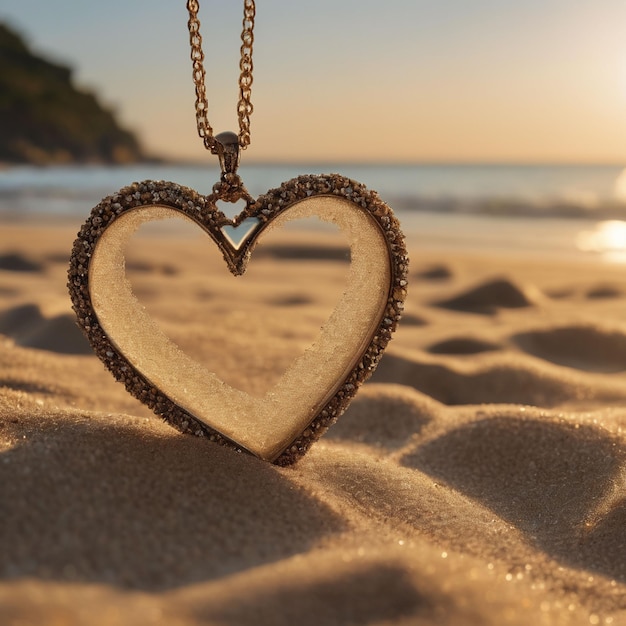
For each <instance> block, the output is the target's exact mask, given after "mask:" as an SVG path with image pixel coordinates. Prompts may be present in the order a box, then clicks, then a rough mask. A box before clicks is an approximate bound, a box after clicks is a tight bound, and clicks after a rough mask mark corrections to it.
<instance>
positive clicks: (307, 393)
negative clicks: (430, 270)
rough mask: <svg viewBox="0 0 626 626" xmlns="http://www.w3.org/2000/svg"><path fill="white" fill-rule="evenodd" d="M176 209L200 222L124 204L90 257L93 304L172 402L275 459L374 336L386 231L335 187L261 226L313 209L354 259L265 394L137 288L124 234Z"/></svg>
mask: <svg viewBox="0 0 626 626" xmlns="http://www.w3.org/2000/svg"><path fill="white" fill-rule="evenodd" d="M170 217H177V218H181V217H183V219H186V220H188V221H190V222H192V223H195V222H194V221H193V220H191V219H190V218H188V217H185V216H183V215H181V213H179V212H177V211H175V210H174V209H171V208H168V207H165V206H160V205H146V206H140V207H137V208H135V209H133V210H130V211H127V212H125V213H123V214H122V215H120V216H119V217H118V218H117V219H116V220H115V221H114V222H113V223H112V224H111V225H110V226H109V227H108V228H107V229H106V230H105V231H104V232H103V234H102V236H101V237H100V239H99V240H98V242H97V244H96V247H95V249H94V251H93V255H92V259H91V263H90V266H89V293H90V297H91V301H92V304H93V308H94V311H95V313H96V315H97V316H98V320H99V322H100V324H101V326H102V328H103V330H104V331H105V332H106V334H107V336H108V337H109V339H110V340H111V341H112V342H113V344H114V345H115V346H116V347H117V348H118V349H119V350H120V352H122V353H123V354H124V355H125V357H126V358H127V359H128V361H129V362H130V363H131V364H132V365H133V367H134V368H135V369H136V370H137V371H138V372H139V373H140V374H142V375H143V376H144V377H145V378H146V379H148V380H149V381H150V382H151V383H152V384H153V385H154V386H155V387H158V388H159V389H160V390H161V391H162V392H163V393H164V394H165V395H166V396H167V397H168V398H170V400H171V401H172V402H174V403H175V404H176V405H178V406H179V407H181V408H182V409H184V410H185V411H187V412H188V413H190V414H191V415H193V416H194V417H196V418H197V419H198V420H200V421H202V422H204V423H205V424H206V425H208V426H209V427H211V428H213V429H215V430H217V431H219V432H220V433H222V434H223V435H225V436H226V437H228V438H229V439H231V440H233V441H234V442H236V443H237V444H239V445H240V446H242V447H244V448H246V449H247V450H249V451H250V452H252V453H254V454H256V455H257V456H259V457H261V458H264V459H266V460H270V461H271V460H273V459H275V458H276V457H277V456H278V455H279V454H280V453H281V452H282V451H283V450H284V449H285V447H286V446H287V445H288V444H289V443H290V442H291V441H293V440H294V438H295V437H297V436H298V435H299V434H300V433H302V431H303V430H304V429H305V428H306V427H307V426H308V424H309V423H310V422H311V420H312V419H313V418H314V417H315V415H316V414H317V413H318V412H319V410H320V409H321V407H323V406H324V404H325V403H326V402H328V400H329V399H330V398H332V397H333V396H334V395H335V394H336V393H337V390H338V389H339V387H340V386H341V385H342V384H343V381H344V380H345V378H346V376H347V375H348V374H349V373H350V372H351V371H352V369H353V368H354V367H355V366H356V364H357V362H358V361H359V359H360V357H361V355H362V353H363V351H364V350H365V348H366V347H367V346H368V345H369V343H370V342H371V340H372V335H373V333H374V332H375V331H376V329H377V327H378V325H379V323H380V320H381V318H382V315H383V312H384V310H385V307H386V305H387V298H388V294H389V288H390V283H391V270H390V259H389V251H388V246H387V242H386V240H385V237H384V235H383V233H382V231H381V229H380V227H379V226H378V225H377V224H376V223H375V222H374V220H372V219H371V218H370V217H369V216H368V215H367V214H366V213H365V212H363V211H362V210H361V209H360V208H358V207H356V206H355V205H354V204H353V203H352V202H350V201H349V200H346V199H345V198H340V197H332V196H313V197H310V198H306V199H304V200H300V201H297V202H295V203H294V204H293V205H291V206H290V207H289V208H287V209H286V210H285V211H283V212H282V213H281V215H280V216H279V217H277V218H276V219H275V220H274V221H273V222H271V224H270V225H269V226H268V227H267V228H266V229H265V230H264V231H263V233H262V234H261V236H262V235H263V234H264V233H265V232H266V231H267V230H269V229H270V228H275V227H277V226H280V225H283V224H284V223H285V222H287V221H289V220H293V219H302V218H308V217H319V218H320V219H322V220H325V221H330V222H333V223H335V224H336V225H337V226H338V227H339V228H340V229H341V230H342V231H343V233H345V235H346V237H347V239H348V242H349V244H350V251H351V263H350V269H349V275H348V286H347V289H346V291H345V293H344V294H343V296H342V297H341V298H340V300H339V302H338V303H337V306H336V307H335V309H334V311H333V312H332V314H331V316H330V318H329V319H328V321H327V322H326V324H325V325H324V326H323V327H322V329H321V331H320V334H319V335H318V337H317V339H316V340H315V342H314V343H313V345H312V346H311V347H310V348H308V349H307V350H306V351H305V352H304V354H302V355H301V356H300V357H298V358H297V359H296V360H295V361H294V362H293V363H292V364H291V366H290V367H289V368H288V369H287V371H286V372H285V373H284V374H283V376H282V377H281V378H280V380H279V381H278V383H277V384H276V385H275V386H274V387H273V388H272V389H270V390H269V391H268V392H267V393H266V394H265V395H264V396H263V397H261V398H258V397H254V396H252V395H250V394H248V393H246V392H244V391H241V390H239V389H235V388H233V387H231V386H230V385H228V384H226V383H225V382H224V381H223V380H221V379H220V377H219V373H213V372H210V371H209V370H207V369H206V368H205V367H204V366H202V365H201V364H199V363H198V362H197V361H195V360H194V359H192V358H190V357H189V356H188V355H187V354H185V353H184V352H183V351H181V350H180V349H179V348H178V346H176V345H175V344H174V343H173V342H172V341H170V340H169V339H168V338H167V336H166V335H165V334H164V333H163V331H162V330H161V329H160V328H159V327H158V326H157V324H156V323H155V322H154V320H153V319H152V318H151V317H150V316H149V315H148V314H147V313H146V311H145V309H144V308H143V307H142V306H141V305H140V304H139V302H138V301H137V299H136V297H135V296H134V294H133V292H132V289H131V286H130V283H129V281H128V280H127V278H126V274H125V263H124V249H125V246H126V243H127V242H128V240H129V239H130V237H131V236H132V235H133V233H134V232H135V231H136V230H137V228H139V226H140V225H141V224H143V223H145V222H148V221H154V220H158V219H164V218H170ZM276 279H277V280H280V276H277V277H276ZM207 323H209V322H207Z"/></svg>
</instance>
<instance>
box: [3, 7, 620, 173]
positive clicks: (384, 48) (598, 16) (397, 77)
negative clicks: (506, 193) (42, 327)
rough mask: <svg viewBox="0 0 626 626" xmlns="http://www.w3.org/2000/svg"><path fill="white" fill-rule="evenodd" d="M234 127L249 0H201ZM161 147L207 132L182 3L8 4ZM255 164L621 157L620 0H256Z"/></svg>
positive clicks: (213, 102) (223, 111)
mask: <svg viewBox="0 0 626 626" xmlns="http://www.w3.org/2000/svg"><path fill="white" fill-rule="evenodd" d="M200 4H201V7H200V20H201V23H202V27H201V32H202V35H203V38H204V50H205V54H206V69H207V90H208V96H209V120H210V122H211V124H212V126H213V128H214V129H215V131H216V133H217V132H221V131H225V130H235V131H236V130H237V119H236V112H235V111H236V108H235V107H236V102H237V97H238V91H237V78H238V74H239V68H238V63H239V46H240V40H239V36H240V30H241V14H242V4H243V3H242V2H240V1H239V0H201V3H200ZM0 20H3V21H7V22H9V23H10V24H11V25H12V26H13V27H14V28H16V29H17V30H18V31H20V32H21V33H22V34H23V35H24V36H25V37H26V38H27V39H28V40H29V41H30V43H31V45H32V47H33V48H34V49H35V50H36V51H38V52H42V53H45V54H46V55H48V56H50V57H51V58H53V59H54V60H57V61H60V62H63V63H65V64H69V65H71V66H72V67H73V68H74V70H75V74H74V75H75V81H76V83H77V84H78V85H80V86H82V87H86V88H89V89H92V90H94V91H96V92H97V94H98V95H99V96H100V98H101V100H102V101H103V102H104V103H106V105H107V106H109V107H111V108H113V109H114V110H115V111H116V112H117V113H118V116H119V119H120V120H121V121H122V122H123V124H124V125H125V126H127V127H129V128H130V129H132V130H134V131H135V132H136V133H137V134H138V135H139V137H140V139H141V141H142V143H143V145H144V146H145V148H146V149H147V150H148V151H149V152H151V153H154V154H158V155H162V156H167V157H173V158H183V159H193V160H202V159H206V158H212V157H207V156H206V154H205V151H204V147H203V145H202V142H201V141H200V139H199V138H198V136H197V133H196V129H195V117H194V98H195V95H194V88H193V84H192V79H191V61H190V59H189V39H188V33H187V12H186V8H185V1H184V0H107V1H106V2H103V1H100V2H93V1H85V0H54V1H51V0H0ZM252 100H253V104H254V113H253V116H252V128H251V132H252V142H251V145H250V147H249V148H248V149H247V151H246V153H244V155H243V157H242V158H244V159H250V161H255V162H258V161H293V160H297V161H311V162H313V161H316V162H317V161H326V162H329V161H335V162H341V161H345V162H355V161H358V162H363V161H372V162H394V161H402V162H454V163H458V162H488V163H497V162H516V163H526V162H529V163H533V162H538V163H553V162H563V163H619V164H621V163H626V0H386V1H385V2H382V1H381V0H308V1H306V2H305V1H303V0H257V19H256V27H255V42H254V84H253V87H252Z"/></svg>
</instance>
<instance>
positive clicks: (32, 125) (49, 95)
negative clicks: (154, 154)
mask: <svg viewBox="0 0 626 626" xmlns="http://www.w3.org/2000/svg"><path fill="white" fill-rule="evenodd" d="M142 158H143V153H142V151H141V148H140V146H139V143H138V141H137V139H136V138H135V136H134V135H133V134H132V133H131V132H129V131H128V130H125V129H123V128H121V127H120V126H119V124H118V123H117V121H116V119H115V117H114V115H113V113H112V112H111V111H109V110H107V109H106V108H104V107H103V106H102V105H101V104H100V103H99V102H98V99H97V98H96V96H95V95H94V94H92V93H89V92H87V91H85V90H82V89H79V88H77V87H76V86H74V84H73V82H72V71H71V69H70V68H68V67H65V66H63V65H58V64H56V63H52V62H50V61H48V60H46V59H44V58H42V57H40V56H38V55H36V54H34V53H33V52H32V51H31V50H30V48H29V47H28V45H27V44H26V43H25V42H24V41H23V39H22V38H21V37H20V36H19V35H18V34H17V33H16V32H14V31H13V30H11V29H10V28H9V27H8V26H6V25H4V24H2V23H0V162H5V163H40V164H44V163H69V162H83V163H84V162H89V163H94V162H96V163H122V162H130V161H137V160H140V159H142Z"/></svg>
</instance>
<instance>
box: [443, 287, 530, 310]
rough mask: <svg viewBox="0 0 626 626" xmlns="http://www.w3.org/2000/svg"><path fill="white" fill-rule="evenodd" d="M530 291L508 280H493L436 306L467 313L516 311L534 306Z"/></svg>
mask: <svg viewBox="0 0 626 626" xmlns="http://www.w3.org/2000/svg"><path fill="white" fill-rule="evenodd" d="M536 299H537V296H536V294H535V293H532V289H529V288H527V287H526V288H522V287H520V286H518V285H516V284H515V283H514V282H512V281H510V280H508V279H501V278H499V279H494V280H490V281H488V282H485V283H483V284H480V285H477V286H475V287H472V288H470V289H468V290H467V291H464V292H462V293H460V294H458V295H456V296H454V297H452V298H450V299H447V300H442V301H441V302H438V303H437V304H438V305H439V306H441V307H444V308H447V309H453V310H455V311H464V312H468V313H485V314H490V313H494V312H496V311H497V310H498V309H500V308H506V309H518V308H523V307H529V306H532V305H533V304H535V301H536Z"/></svg>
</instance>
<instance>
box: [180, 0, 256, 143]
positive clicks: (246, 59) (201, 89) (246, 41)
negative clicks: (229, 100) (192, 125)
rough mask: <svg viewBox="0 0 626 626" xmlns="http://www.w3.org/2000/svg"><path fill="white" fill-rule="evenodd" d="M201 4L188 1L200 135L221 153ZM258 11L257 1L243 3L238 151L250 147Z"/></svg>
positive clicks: (247, 0)
mask: <svg viewBox="0 0 626 626" xmlns="http://www.w3.org/2000/svg"><path fill="white" fill-rule="evenodd" d="M199 9H200V4H199V2H198V0H187V10H188V11H189V21H188V22H187V26H188V27H189V43H190V45H191V62H192V64H193V82H194V85H195V88H196V105H195V107H196V124H197V127H198V135H199V136H200V138H201V139H202V141H203V142H204V145H205V147H206V149H207V150H210V151H211V152H212V153H213V154H217V153H218V142H217V141H216V139H215V137H214V136H213V128H212V127H211V124H210V123H209V119H208V112H209V102H208V100H207V95H206V84H205V78H206V71H205V69H204V52H203V51H202V35H200V20H199V19H198V11H199ZM255 15H256V7H255V3H254V0H244V5H243V22H242V31H241V60H240V62H239V69H240V75H239V102H238V103H237V117H238V119H239V135H238V137H239V147H240V148H241V149H242V150H245V148H247V147H248V146H249V145H250V115H251V114H252V111H253V106H252V102H251V96H252V69H253V65H252V45H253V43H254V18H255Z"/></svg>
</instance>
